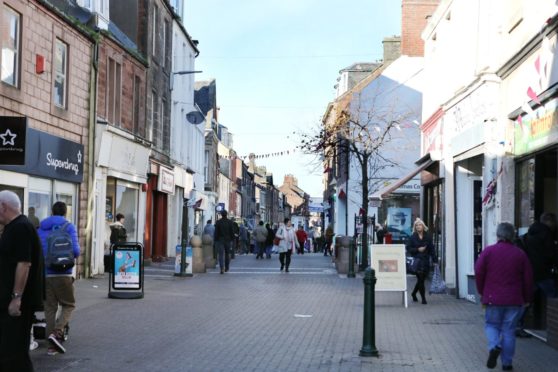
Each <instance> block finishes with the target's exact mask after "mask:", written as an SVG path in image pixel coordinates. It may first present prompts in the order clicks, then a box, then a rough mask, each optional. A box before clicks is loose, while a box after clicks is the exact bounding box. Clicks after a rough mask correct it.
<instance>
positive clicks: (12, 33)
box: [0, 6, 21, 87]
mask: <svg viewBox="0 0 558 372" xmlns="http://www.w3.org/2000/svg"><path fill="white" fill-rule="evenodd" d="M0 24H2V32H1V33H0V35H1V36H0V38H1V39H0V40H1V42H2V59H1V60H0V61H1V66H0V69H1V73H0V75H1V78H2V81H3V82H4V83H6V84H9V85H12V86H14V87H17V86H18V80H19V48H20V45H19V44H20V41H19V39H20V37H19V28H20V25H21V16H20V15H19V13H17V12H16V11H14V10H13V9H12V8H9V7H7V6H4V8H3V9H2V22H0Z"/></svg>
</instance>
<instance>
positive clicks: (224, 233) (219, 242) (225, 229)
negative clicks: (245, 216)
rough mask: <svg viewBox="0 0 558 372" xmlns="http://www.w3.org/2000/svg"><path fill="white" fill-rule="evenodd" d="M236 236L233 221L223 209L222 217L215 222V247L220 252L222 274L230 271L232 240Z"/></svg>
mask: <svg viewBox="0 0 558 372" xmlns="http://www.w3.org/2000/svg"><path fill="white" fill-rule="evenodd" d="M233 238H234V231H233V222H232V221H231V220H229V219H228V218H227V211H225V210H223V211H221V218H220V219H219V220H218V221H217V222H215V247H216V248H217V252H218V254H219V268H220V269H221V274H223V273H225V272H227V271H229V264H230V254H229V251H230V249H231V242H232V240H233Z"/></svg>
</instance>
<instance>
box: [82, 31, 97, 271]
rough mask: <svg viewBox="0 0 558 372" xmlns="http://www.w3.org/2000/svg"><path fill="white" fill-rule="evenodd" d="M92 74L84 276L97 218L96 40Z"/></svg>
mask: <svg viewBox="0 0 558 372" xmlns="http://www.w3.org/2000/svg"><path fill="white" fill-rule="evenodd" d="M92 52H93V53H92V54H93V55H92V60H91V73H90V76H89V131H88V133H89V137H88V141H87V146H88V148H87V160H88V161H87V166H88V170H89V172H88V173H87V176H88V177H87V178H88V179H87V222H86V224H85V255H84V258H83V262H84V275H85V277H86V278H89V277H90V276H91V262H90V261H91V256H92V254H91V252H92V249H93V224H94V218H95V214H94V212H95V159H94V158H95V124H96V113H97V74H98V67H99V66H98V58H99V42H98V40H97V39H95V42H94V44H93V47H92Z"/></svg>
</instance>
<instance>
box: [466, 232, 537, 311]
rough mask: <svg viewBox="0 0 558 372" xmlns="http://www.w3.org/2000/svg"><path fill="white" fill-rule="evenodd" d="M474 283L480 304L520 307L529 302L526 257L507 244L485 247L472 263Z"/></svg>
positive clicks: (530, 292)
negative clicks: (480, 297)
mask: <svg viewBox="0 0 558 372" xmlns="http://www.w3.org/2000/svg"><path fill="white" fill-rule="evenodd" d="M475 281H476V283H477V291H478V292H479V294H480V295H481V296H482V299H481V301H482V303H483V304H485V305H495V306H520V305H523V304H526V303H529V302H531V300H532V298H533V273H532V272H531V265H530V264H529V260H528V258H527V255H526V254H525V253H524V252H523V251H522V250H521V249H519V248H518V247H516V246H515V245H513V244H512V243H510V242H505V241H499V242H498V243H496V244H494V245H491V246H488V247H486V248H485V249H484V250H483V251H482V253H481V254H480V256H479V258H478V259H477V262H476V263H475Z"/></svg>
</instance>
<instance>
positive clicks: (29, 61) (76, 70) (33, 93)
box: [0, 0, 92, 264]
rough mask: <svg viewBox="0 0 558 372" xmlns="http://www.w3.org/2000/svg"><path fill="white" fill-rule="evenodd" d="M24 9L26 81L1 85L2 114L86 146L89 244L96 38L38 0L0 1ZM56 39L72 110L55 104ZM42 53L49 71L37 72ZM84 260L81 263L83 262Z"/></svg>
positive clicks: (82, 211) (83, 213) (81, 229)
mask: <svg viewBox="0 0 558 372" xmlns="http://www.w3.org/2000/svg"><path fill="white" fill-rule="evenodd" d="M4 4H6V5H8V6H10V7H12V8H13V9H14V10H16V11H17V12H18V13H20V14H21V22H22V24H21V27H20V29H21V41H22V43H21V44H22V45H21V59H20V61H21V65H20V66H21V69H20V84H19V87H18V88H12V87H10V86H7V85H5V84H0V115H14V116H27V118H28V125H29V126H30V127H31V128H35V129H38V130H40V131H43V132H47V133H50V134H52V135H55V136H58V137H62V138H65V139H68V140H70V141H74V142H78V143H81V144H83V145H84V146H85V153H84V175H83V183H82V184H81V185H80V188H79V195H78V199H79V201H78V234H79V238H80V245H81V247H82V250H84V249H85V225H86V221H87V196H88V183H87V180H88V177H89V172H90V170H89V168H88V162H89V158H88V137H89V132H88V124H89V110H90V107H89V79H90V73H91V57H92V42H91V41H90V40H88V39H87V38H86V37H85V36H84V35H82V34H81V33H79V32H77V31H76V30H74V29H73V28H72V27H70V26H69V25H67V24H66V23H65V22H64V21H63V20H62V19H60V18H58V17H57V16H56V15H54V14H52V13H51V12H50V11H49V10H48V9H46V8H44V7H43V6H42V5H40V4H39V3H38V2H36V1H27V0H25V1H23V0H0V7H1V6H3V5H4ZM56 38H60V39H61V40H62V41H64V42H65V43H66V44H68V52H69V57H68V74H67V76H68V96H67V97H68V98H67V109H66V110H62V109H59V108H56V107H55V106H54V104H53V85H54V77H53V64H52V61H53V51H54V42H55V39H56ZM36 55H42V56H43V57H44V59H45V72H43V73H42V74H37V73H36V72H35V58H36ZM80 264H81V263H80Z"/></svg>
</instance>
